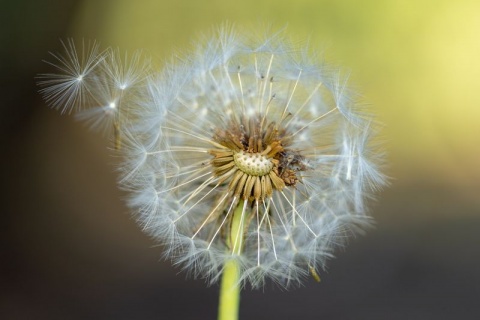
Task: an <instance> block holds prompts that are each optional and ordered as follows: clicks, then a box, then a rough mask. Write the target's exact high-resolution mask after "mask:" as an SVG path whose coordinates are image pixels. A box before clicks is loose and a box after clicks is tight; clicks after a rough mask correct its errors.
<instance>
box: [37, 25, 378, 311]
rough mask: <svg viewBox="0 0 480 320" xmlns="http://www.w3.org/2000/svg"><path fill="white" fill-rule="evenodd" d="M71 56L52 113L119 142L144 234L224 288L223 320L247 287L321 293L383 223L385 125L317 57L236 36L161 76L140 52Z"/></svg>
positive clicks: (199, 46)
mask: <svg viewBox="0 0 480 320" xmlns="http://www.w3.org/2000/svg"><path fill="white" fill-rule="evenodd" d="M64 47H65V53H63V54H54V55H53V59H52V61H51V62H50V64H51V65H53V66H54V67H55V68H56V69H57V70H56V72H57V73H55V74H46V75H41V76H40V80H39V85H40V86H42V89H41V92H42V93H43V95H44V97H45V99H46V101H47V102H48V103H50V104H51V105H52V106H53V107H56V108H59V109H60V110H62V111H65V112H70V111H75V112H78V117H79V118H81V119H84V120H87V121H88V122H89V123H90V124H91V125H92V127H95V128H102V129H103V130H106V131H107V132H111V133H112V134H113V137H114V139H113V140H114V141H115V143H114V144H115V148H116V149H118V151H119V152H121V153H122V155H123V159H124V160H123V161H122V163H121V164H120V172H121V176H120V178H119V181H120V185H121V187H122V188H125V189H127V190H128V191H129V192H130V198H129V201H128V204H129V206H130V207H131V208H132V210H133V213H134V215H135V217H136V218H137V221H138V223H139V224H140V225H141V227H142V228H143V230H144V231H145V232H147V233H148V234H149V235H151V236H152V237H153V238H154V239H156V240H157V241H158V242H159V243H161V244H163V245H164V246H165V256H166V257H168V258H170V259H171V260H172V261H173V262H174V263H175V264H178V265H179V266H181V268H183V269H185V270H186V271H187V272H188V273H191V274H193V275H194V276H195V277H200V278H205V279H207V281H208V282H209V283H215V282H217V281H218V280H220V279H222V281H221V283H222V285H221V301H220V313H219V318H220V319H228V318H229V317H231V318H233V319H235V318H236V315H237V314H238V310H237V308H238V295H239V293H238V292H239V290H240V288H241V287H242V286H243V285H249V286H251V287H254V288H258V287H262V286H263V285H264V284H265V283H266V282H267V281H273V282H275V283H278V284H279V285H280V286H282V287H286V288H288V287H291V286H294V285H298V284H300V283H302V282H303V281H304V280H305V279H306V278H308V276H309V275H311V276H313V278H314V279H317V280H319V279H320V278H319V273H320V272H321V270H322V269H323V268H324V267H325V263H326V262H327V260H328V259H329V258H331V257H332V256H333V253H334V249H335V248H336V247H337V246H339V245H342V243H343V242H344V240H345V239H346V238H347V237H348V236H349V235H351V234H354V233H356V232H358V231H361V230H362V229H364V228H365V227H366V226H368V225H369V224H370V221H371V218H370V217H369V216H368V214H367V208H366V200H367V199H370V198H371V197H372V196H373V193H374V191H376V190H377V189H378V188H379V187H381V186H382V185H384V183H385V178H384V176H383V175H382V173H381V172H380V171H379V166H380V165H381V164H382V153H381V152H379V151H378V148H376V146H375V144H374V143H373V142H372V137H373V136H374V135H375V133H376V132H375V131H376V123H375V121H374V119H373V117H372V116H371V115H370V114H369V113H368V112H367V111H366V110H365V107H364V105H362V104H359V103H358V101H357V96H356V95H355V93H353V92H351V90H349V88H348V86H347V83H346V78H345V77H342V76H341V74H340V73H339V71H338V70H337V69H335V68H331V67H329V66H328V65H325V64H324V63H322V61H320V59H319V57H318V56H316V55H315V54H312V53H311V52H309V51H308V50H307V49H308V48H301V47H298V45H295V46H293V45H291V43H290V42H289V41H288V40H287V39H285V37H284V36H283V35H282V34H279V33H277V34H273V35H271V36H269V37H266V38H263V39H252V38H251V37H250V36H246V35H242V34H239V33H237V32H236V31H235V30H233V29H232V28H228V27H224V28H221V29H219V30H218V31H217V32H216V33H215V35H214V36H212V37H211V38H210V39H208V40H205V38H204V39H202V41H200V42H198V43H196V44H195V46H194V47H193V49H192V50H191V52H190V53H186V54H185V55H182V56H180V57H178V56H177V57H176V58H175V59H173V60H172V62H171V63H170V64H167V65H165V66H164V67H163V69H162V70H161V71H154V70H153V69H152V67H151V66H150V63H149V61H148V59H146V58H145V57H144V56H143V55H142V54H141V53H134V54H133V55H130V56H129V55H123V54H120V52H119V51H118V50H113V49H107V50H105V51H100V50H99V47H98V45H96V44H92V45H88V44H85V43H83V45H82V46H81V49H80V47H76V46H75V44H74V42H73V41H68V42H67V43H65V45H64Z"/></svg>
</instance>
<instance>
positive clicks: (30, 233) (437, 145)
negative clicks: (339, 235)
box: [0, 0, 480, 320]
mask: <svg viewBox="0 0 480 320" xmlns="http://www.w3.org/2000/svg"><path fill="white" fill-rule="evenodd" d="M1 7H2V9H1V12H0V15H1V16H0V21H1V23H2V28H1V31H0V37H1V38H0V43H1V45H0V55H1V56H0V58H1V59H0V68H1V69H0V84H1V86H0V90H1V92H0V104H1V106H0V143H1V145H2V156H1V158H0V165H1V168H2V178H1V180H2V187H3V190H2V192H1V196H2V197H3V201H2V204H3V205H2V210H1V218H0V223H1V225H0V228H1V229H0V230H1V234H0V239H1V243H0V250H1V251H0V319H214V318H215V317H216V309H217V295H218V286H212V287H206V285H205V283H204V282H203V281H202V280H192V279H188V278H187V279H186V275H185V274H184V273H180V272H179V270H178V269H176V268H174V267H172V266H171V264H170V262H168V261H162V260H161V258H160V257H161V252H162V249H161V248H160V247H157V246H154V244H153V243H152V241H151V240H150V239H148V238H147V237H146V236H145V235H144V234H142V232H141V230H140V229H139V228H138V227H137V226H136V224H135V221H134V220H133V219H132V218H131V217H130V215H129V212H128V209H127V208H126V207H125V205H124V201H123V198H124V197H125V194H123V193H122V192H120V191H118V190H117V187H116V182H115V179H116V175H115V169H114V166H113V165H112V164H113V163H115V161H116V160H115V159H113V158H112V157H111V156H110V153H109V151H108V150H107V148H106V146H107V141H105V140H104V139H102V138H101V137H99V136H97V135H95V134H94V133H91V132H90V131H89V130H88V129H86V128H85V126H84V125H83V124H82V123H78V122H76V121H74V119H73V117H69V116H61V115H60V114H59V113H58V112H57V111H55V110H51V109H49V108H48V107H47V106H46V104H45V103H44V102H43V101H42V100H41V98H40V96H39V94H38V93H37V90H38V88H37V87H36V86H35V79H34V77H35V75H36V74H38V73H44V72H48V71H51V69H50V68H49V66H48V65H47V64H45V63H43V62H42V59H49V55H48V51H58V50H60V46H61V44H60V42H59V41H58V40H59V39H65V38H66V37H74V38H75V39H82V38H85V39H97V40H99V41H100V42H101V43H102V44H103V47H106V46H110V45H111V46H118V47H120V48H122V49H126V50H129V51H132V52H133V50H135V49H138V48H142V49H145V50H147V51H148V52H150V53H151V54H152V55H153V56H154V57H155V59H156V60H157V62H158V64H159V65H161V64H162V62H163V61H164V60H167V59H168V58H169V57H170V55H171V54H172V53H174V51H175V50H177V49H178V50H182V49H183V48H185V47H187V46H188V45H190V43H191V40H192V39H195V38H196V36H197V35H198V34H199V33H201V32H208V31H209V30H211V28H212V26H215V25H218V24H220V23H222V22H224V21H229V22H232V23H235V24H236V25H237V26H239V27H241V26H248V27H252V26H256V25H258V26H263V25H265V24H272V25H273V26H274V27H278V28H280V27H283V26H287V33H288V34H289V35H291V36H292V37H297V36H298V39H306V38H310V42H311V44H312V46H313V47H318V48H320V49H322V50H324V52H325V54H326V57H327V60H328V61H329V62H331V63H333V64H336V65H342V66H344V67H346V70H349V71H351V84H352V85H353V86H355V87H358V88H359V90H360V91H361V93H362V94H363V96H364V97H365V100H366V101H368V102H370V103H371V104H372V108H373V109H374V111H375V112H376V113H377V114H378V118H379V119H380V120H381V121H382V122H383V123H384V124H385V128H384V130H383V139H384V140H385V146H386V148H387V150H388V168H387V172H386V173H387V174H388V175H389V176H390V177H392V180H391V182H392V185H391V187H389V188H387V189H385V190H384V191H383V192H382V193H381V194H380V195H379V197H378V201H377V202H376V204H375V205H373V206H372V215H373V216H374V217H375V219H376V221H377V225H376V228H375V229H374V230H371V231H370V232H368V233H367V235H365V236H361V237H358V238H356V239H352V241H350V244H349V245H348V246H347V248H346V249H345V250H340V251H338V252H337V258H336V259H334V260H332V261H331V262H330V264H329V268H328V270H327V272H323V273H321V277H322V282H321V283H320V284H317V283H315V282H314V281H313V280H310V281H308V282H307V283H306V284H305V287H303V288H299V289H295V290H290V291H284V290H280V289H278V288H275V287H273V286H267V287H265V289H264V290H260V291H250V290H246V291H244V292H243V295H242V303H241V312H240V316H241V319H436V320H439V319H479V317H480V303H479V299H480V272H479V270H480V252H479V244H480V165H479V164H480V161H479V160H480V125H479V122H480V81H479V79H480V59H479V57H480V19H479V17H480V2H478V1H474V0H472V1H469V0H463V1H446V0H424V1H413V0H412V1H399V0H398V1H395V0H386V1H374V0H365V1H353V0H352V1H333V0H331V1H317V0H298V1H295V2H294V1H284V0H265V1H261V0H244V1H225V0H224V1H220V0H215V1H188V0H175V1H174V0H170V1H161V0H157V1H154V0H137V1H127V0H103V1H94V0H84V1H78V0H43V1H34V0H23V1H7V0H3V1H2V5H1Z"/></svg>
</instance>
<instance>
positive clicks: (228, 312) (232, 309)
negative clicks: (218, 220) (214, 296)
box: [218, 201, 244, 320]
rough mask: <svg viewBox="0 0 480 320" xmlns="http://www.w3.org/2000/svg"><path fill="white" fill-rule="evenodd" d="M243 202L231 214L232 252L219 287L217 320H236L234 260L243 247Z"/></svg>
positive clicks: (237, 277)
mask: <svg viewBox="0 0 480 320" xmlns="http://www.w3.org/2000/svg"><path fill="white" fill-rule="evenodd" d="M242 214H243V201H240V203H239V204H238V206H237V208H236V209H235V211H234V212H233V217H232V221H231V229H230V235H229V237H228V238H227V241H228V245H229V247H230V250H232V251H233V250H234V251H235V252H234V253H233V257H232V259H230V260H228V261H226V262H225V265H224V269H223V275H222V283H221V285H220V301H219V305H218V320H237V319H238V311H239V305H240V281H239V280H240V266H239V265H238V261H237V260H236V259H235V257H234V256H235V255H237V254H239V253H240V252H241V250H242V247H243V233H244V232H243V228H244V218H243V216H242Z"/></svg>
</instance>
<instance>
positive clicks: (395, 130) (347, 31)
mask: <svg viewBox="0 0 480 320" xmlns="http://www.w3.org/2000/svg"><path fill="white" fill-rule="evenodd" d="M479 12H480V2H479V1H474V0H472V1H446V0H424V1H399V0H389V1H376V0H368V1H353V0H352V1H333V0H331V1H317V0H301V1H284V0H271V1H261V0H244V1H220V0H217V1H188V0H175V1H173V0H172V1H155V0H143V1H127V0H111V1H102V2H101V3H100V2H99V1H95V0H88V1H85V2H84V3H83V4H82V5H81V6H80V8H79V10H78V14H77V16H76V19H75V20H74V22H73V24H72V26H73V27H72V28H73V29H72V33H73V34H74V35H75V36H77V37H78V36H82V37H87V38H88V37H89V38H95V39H99V40H100V41H101V42H102V43H103V44H105V45H113V46H118V47H120V48H124V49H127V50H134V49H137V48H143V49H147V50H148V51H150V52H151V53H152V54H153V55H154V56H156V57H158V59H157V60H158V62H159V64H160V65H161V63H162V61H163V60H167V59H168V58H169V56H170V55H171V54H172V53H173V52H174V51H175V50H182V49H184V48H185V47H186V46H187V45H190V42H191V40H192V39H195V38H196V35H198V34H199V33H202V32H208V31H209V30H211V28H212V26H215V25H219V24H221V23H223V22H225V21H228V22H230V23H234V24H236V25H238V26H239V27H242V26H246V27H248V28H249V30H251V29H252V28H255V27H256V26H258V28H263V27H264V26H265V25H272V26H273V28H281V27H284V26H287V33H288V34H289V35H290V36H292V37H293V38H298V39H299V40H302V39H307V38H309V39H310V42H311V44H312V45H313V47H318V48H319V49H320V50H322V51H324V52H325V56H326V57H327V60H328V61H329V62H331V63H333V64H336V65H341V66H343V67H345V70H346V71H347V72H350V74H351V84H352V85H353V86H354V87H358V88H359V91H360V92H361V93H362V94H363V95H364V97H365V100H366V101H367V102H369V103H371V105H372V108H373V109H374V110H375V112H376V113H377V114H378V117H379V119H380V120H381V121H382V122H383V123H385V129H384V131H383V139H384V140H385V142H386V143H385V145H386V148H387V149H388V153H389V160H388V163H389V168H388V174H389V175H390V176H392V177H393V178H394V179H393V180H392V181H393V183H412V182H415V181H417V180H418V179H419V177H420V178H421V179H427V180H432V181H436V182H438V183H439V184H446V185H449V186H450V187H452V189H457V190H462V191H461V192H462V193H463V194H464V195H466V196H472V197H474V196H475V195H476V193H477V192H475V189H474V187H475V186H478V184H479V183H478V181H479V180H480V169H479V165H478V164H479V163H480V161H479V160H480V125H479V122H480V82H479V79H480V58H479V57H480V33H479V31H480V19H479V18H478V17H479V15H478V13H479ZM92 21H95V22H96V23H95V24H94V23H92Z"/></svg>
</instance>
